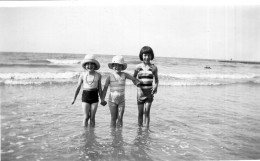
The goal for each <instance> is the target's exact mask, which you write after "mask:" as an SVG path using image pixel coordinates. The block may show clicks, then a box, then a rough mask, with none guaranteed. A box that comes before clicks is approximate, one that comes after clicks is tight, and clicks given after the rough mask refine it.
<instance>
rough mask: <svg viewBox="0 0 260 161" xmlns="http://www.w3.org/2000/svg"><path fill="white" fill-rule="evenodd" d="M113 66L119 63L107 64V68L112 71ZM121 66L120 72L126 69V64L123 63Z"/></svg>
mask: <svg viewBox="0 0 260 161" xmlns="http://www.w3.org/2000/svg"><path fill="white" fill-rule="evenodd" d="M113 64H121V63H108V67H109V68H110V69H113ZM121 65H123V69H122V70H125V69H126V68H127V64H126V63H123V64H121Z"/></svg>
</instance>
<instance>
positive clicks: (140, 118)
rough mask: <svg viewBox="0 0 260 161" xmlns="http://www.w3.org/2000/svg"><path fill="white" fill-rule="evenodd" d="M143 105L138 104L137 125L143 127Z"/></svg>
mask: <svg viewBox="0 0 260 161" xmlns="http://www.w3.org/2000/svg"><path fill="white" fill-rule="evenodd" d="M143 114H144V104H138V125H139V126H143Z"/></svg>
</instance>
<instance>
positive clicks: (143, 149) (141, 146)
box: [131, 127, 152, 160]
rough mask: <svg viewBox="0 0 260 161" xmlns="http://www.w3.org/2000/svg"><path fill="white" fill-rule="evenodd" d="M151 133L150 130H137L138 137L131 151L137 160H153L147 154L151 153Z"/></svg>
mask: <svg viewBox="0 0 260 161" xmlns="http://www.w3.org/2000/svg"><path fill="white" fill-rule="evenodd" d="M150 143H151V138H150V131H149V129H142V128H141V127H139V128H138V129H137V136H136V137H135V139H134V148H133V149H132V151H131V155H132V156H133V157H134V158H135V160H152V159H151V157H150V156H149V155H148V154H147V151H150Z"/></svg>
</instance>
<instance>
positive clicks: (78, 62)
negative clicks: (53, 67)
mask: <svg viewBox="0 0 260 161" xmlns="http://www.w3.org/2000/svg"><path fill="white" fill-rule="evenodd" d="M47 61H49V62H51V63H53V64H66V65H72V64H80V62H81V60H58V59H47Z"/></svg>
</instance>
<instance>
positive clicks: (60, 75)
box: [0, 72, 79, 80]
mask: <svg viewBox="0 0 260 161" xmlns="http://www.w3.org/2000/svg"><path fill="white" fill-rule="evenodd" d="M78 76H79V73H78V72H63V73H50V72H46V73H0V79H11V80H25V79H72V78H76V77H78Z"/></svg>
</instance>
